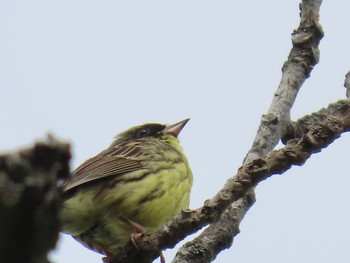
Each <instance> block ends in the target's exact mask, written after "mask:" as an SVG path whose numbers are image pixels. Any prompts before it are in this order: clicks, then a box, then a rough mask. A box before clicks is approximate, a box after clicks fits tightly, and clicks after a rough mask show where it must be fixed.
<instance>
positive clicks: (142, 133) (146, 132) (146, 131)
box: [136, 128, 150, 138]
mask: <svg viewBox="0 0 350 263" xmlns="http://www.w3.org/2000/svg"><path fill="white" fill-rule="evenodd" d="M149 133H150V129H148V128H143V129H140V130H138V131H137V134H136V136H137V138H142V137H146V136H147V135H149Z"/></svg>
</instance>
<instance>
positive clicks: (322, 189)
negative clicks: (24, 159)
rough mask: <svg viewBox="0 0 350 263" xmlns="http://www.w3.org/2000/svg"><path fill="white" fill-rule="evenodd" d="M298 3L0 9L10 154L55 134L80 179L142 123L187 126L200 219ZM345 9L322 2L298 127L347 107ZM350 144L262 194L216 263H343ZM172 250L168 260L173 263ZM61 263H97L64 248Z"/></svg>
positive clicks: (73, 247)
mask: <svg viewBox="0 0 350 263" xmlns="http://www.w3.org/2000/svg"><path fill="white" fill-rule="evenodd" d="M298 4H299V1H295V0H293V1H280V0H270V1H228V0H225V1H224V0H223V1H208V0H201V1H198V0H197V1H188V0H187V1H183V0H179V1H160V0H157V1H155V0H154V1H152V0H149V1H90V0H84V1H83V0H73V1H72V0H70V1H67V0H60V1H57V0H56V1H54V0H46V1H44V0H43V1H37V0H34V1H23V0H18V1H2V2H1V3H0V34H1V41H0V72H1V73H0V88H1V97H0V101H1V103H0V115H1V119H2V126H1V129H0V136H1V138H2V140H1V141H2V142H1V145H0V151H1V152H7V151H11V150H14V149H18V148H20V147H22V146H25V145H30V144H31V143H33V141H35V140H36V139H40V138H43V137H45V134H46V133H47V132H52V133H53V134H55V135H56V136H58V137H59V138H61V139H64V140H68V141H70V142H71V143H72V149H73V154H74V155H73V159H72V168H74V167H76V166H77V165H78V164H79V163H81V162H83V161H84V160H85V159H87V158H89V157H91V156H93V155H95V154H97V153H98V152H99V151H100V150H102V149H104V148H105V147H107V146H108V145H109V143H110V142H111V140H112V138H113V136H114V135H115V134H117V133H119V132H120V131H123V130H125V129H126V128H129V127H130V126H133V125H137V124H142V123H145V122H161V123H173V122H176V121H180V120H182V119H185V118H188V117H189V118H191V121H190V122H189V123H188V125H187V126H186V127H185V129H184V130H183V132H182V133H181V136H180V139H181V142H182V145H183V147H184V148H185V151H186V153H187V156H188V158H189V160H190V163H191V166H192V169H193V172H194V177H195V182H194V187H193V191H192V200H191V207H192V208H196V207H198V206H200V205H201V204H202V203H203V201H204V200H205V199H207V198H210V197H211V196H213V195H214V194H215V193H216V192H217V191H218V190H219V189H220V187H222V186H223V184H224V183H225V181H226V179H227V178H228V177H229V176H232V175H234V173H235V171H236V169H237V168H238V167H239V165H240V164H241V162H242V160H243V158H244V156H245V154H246V152H247V151H248V149H249V148H250V146H251V143H252V139H253V138H254V136H255V133H256V130H257V126H258V124H259V121H260V116H261V115H262V114H263V113H264V112H266V110H267V109H268V107H269V105H270V101H271V99H272V97H273V93H274V91H275V90H276V89H277V86H278V83H279V79H280V76H281V67H282V64H283V62H284V61H285V59H286V57H287V55H288V52H289V50H290V48H291V41H290V34H291V32H292V30H293V29H295V28H296V27H297V26H298V23H299V11H298ZM349 10H350V2H349V1H346V0H339V1H325V2H324V4H323V6H322V9H321V24H322V25H323V27H324V30H325V33H326V36H325V38H324V39H323V40H322V42H321V46H320V49H321V62H320V64H319V65H317V66H316V68H315V70H314V71H313V73H312V75H311V78H310V79H308V80H307V81H306V83H305V85H304V87H303V88H302V90H301V91H300V95H299V97H298V99H297V101H296V104H295V107H294V109H293V116H292V117H293V118H294V119H296V118H298V117H301V116H303V115H305V114H308V113H311V112H312V111H316V110H319V109H320V108H321V107H324V106H326V105H327V104H328V103H330V102H333V101H336V100H338V99H340V98H344V97H345V89H344V88H342V86H343V81H344V75H345V73H346V72H347V71H348V70H350V56H349V52H348V47H349V43H350V35H349V28H350V22H349V15H348V12H349ZM349 146H350V136H349V135H348V134H346V135H344V136H343V137H342V138H340V139H339V140H338V141H336V142H335V143H334V144H332V145H331V146H330V147H329V148H328V149H325V150H324V151H323V152H322V153H319V154H317V155H315V156H313V157H312V158H311V159H310V160H309V161H308V162H307V163H306V164H305V165H304V166H303V167H294V168H293V169H292V170H290V171H288V172H287V173H286V174H284V175H282V176H274V177H272V178H270V179H268V180H267V181H265V182H263V183H262V184H260V185H259V186H258V187H257V202H256V204H255V205H254V206H253V208H252V209H251V210H250V211H249V213H248V214H247V216H246V218H245V220H244V221H243V223H242V225H241V233H240V234H239V235H238V236H237V238H236V240H235V242H234V244H233V247H232V248H231V249H230V250H228V251H225V252H224V253H222V254H220V255H219V256H218V258H217V260H216V262H240V263H242V262H244V263H250V262H271V263H273V262H286V263H289V262H321V263H322V262H348V261H349V260H350V250H349V244H350V227H349V223H348V222H349V221H350V213H349V212H348V200H349V197H348V194H347V193H348V189H349V185H350V178H349V170H348V162H349V157H348V155H349V154H348V153H349ZM173 254H174V251H170V252H168V251H167V252H166V253H165V256H166V258H167V261H168V262H170V260H171V256H172V255H173ZM52 258H53V259H54V262H56V263H68V262H74V263H79V262H84V263H95V262H101V261H100V259H101V256H100V255H98V254H96V253H94V252H92V251H89V250H87V249H86V248H84V247H83V246H81V245H80V244H79V243H77V242H76V241H74V240H73V239H72V238H71V237H69V236H66V235H62V238H61V240H60V243H59V246H58V249H57V250H56V251H55V252H54V253H53V254H52Z"/></svg>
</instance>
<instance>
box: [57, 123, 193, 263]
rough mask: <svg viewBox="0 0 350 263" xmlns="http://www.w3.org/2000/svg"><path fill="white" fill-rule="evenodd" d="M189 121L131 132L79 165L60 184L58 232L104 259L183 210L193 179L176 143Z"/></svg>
mask: <svg viewBox="0 0 350 263" xmlns="http://www.w3.org/2000/svg"><path fill="white" fill-rule="evenodd" d="M188 121H189V119H185V120H183V121H180V122H177V123H174V124H170V125H165V124H159V123H146V124H143V125H139V126H135V127H132V128H130V129H128V130H126V131H124V132H122V133H119V134H118V135H117V136H116V137H115V140H114V141H113V142H112V144H111V145H110V146H109V147H108V148H107V149H105V150H103V151H102V152H100V153H99V154H97V155H96V156H95V157H92V158H90V159H88V160H86V161H85V162H83V163H82V164H81V165H80V166H78V168H76V170H75V171H73V173H72V175H71V176H70V177H69V178H68V179H67V180H66V181H65V182H64V183H63V185H62V189H63V199H64V201H63V204H62V209H61V212H60V219H61V225H62V232H64V233H67V234H70V235H71V236H73V238H74V239H76V240H77V241H79V242H80V243H81V244H83V245H84V246H85V247H87V248H89V249H91V250H94V251H96V252H99V253H101V254H103V255H106V257H107V259H108V258H111V257H113V256H114V255H116V254H117V253H118V252H119V251H120V249H121V248H122V247H123V246H124V245H125V244H126V243H127V242H128V241H129V240H130V238H131V237H132V236H133V234H135V233H145V232H147V233H152V232H154V231H156V230H157V229H159V228H160V227H161V226H162V225H164V224H165V223H167V222H168V221H169V220H170V219H171V218H173V217H174V216H175V215H176V214H178V213H179V212H181V211H182V210H183V209H186V208H188V206H189V200H190V193H191V188H192V183H193V176H192V171H191V168H190V165H189V162H188V160H187V158H186V156H185V154H184V152H183V149H182V147H181V146H180V144H179V140H178V135H179V133H180V132H181V130H182V129H183V127H184V126H185V125H186V123H187V122H188Z"/></svg>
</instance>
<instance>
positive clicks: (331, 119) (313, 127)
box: [111, 100, 350, 263]
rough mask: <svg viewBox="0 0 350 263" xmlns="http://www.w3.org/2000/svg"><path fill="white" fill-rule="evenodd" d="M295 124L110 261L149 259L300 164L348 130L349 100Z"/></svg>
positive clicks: (141, 260) (349, 127)
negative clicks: (275, 145)
mask: <svg viewBox="0 0 350 263" xmlns="http://www.w3.org/2000/svg"><path fill="white" fill-rule="evenodd" d="M297 126H298V127H299V129H300V130H303V131H304V134H303V135H302V137H300V138H296V139H292V140H289V141H288V143H287V144H286V146H285V147H283V148H281V149H279V150H275V151H272V152H271V153H270V154H269V155H268V156H267V157H265V158H257V159H254V160H253V161H250V162H249V163H246V164H244V165H243V166H241V167H240V168H239V170H238V173H237V174H236V175H235V176H234V177H232V178H230V179H229V180H228V181H227V182H226V184H225V186H224V188H223V189H222V190H220V191H219V193H217V194H216V195H215V196H214V197H213V198H212V199H209V200H207V201H206V202H205V204H204V206H203V207H200V208H198V209H195V210H191V211H183V212H182V213H180V214H179V215H177V216H176V217H175V218H174V219H173V220H171V221H170V222H169V223H167V224H166V225H165V226H163V227H162V228H161V229H159V230H158V231H156V232H155V233H153V234H146V235H144V236H142V237H140V239H139V240H138V242H137V245H138V250H135V247H134V245H133V244H132V243H131V242H129V243H128V244H127V245H126V246H125V247H124V249H123V251H122V253H120V254H118V255H117V256H116V257H115V258H114V259H113V260H112V261H111V263H117V262H118V263H120V262H129V263H130V262H132V263H134V262H152V260H154V259H155V258H157V257H158V255H159V252H160V251H161V250H163V249H165V248H171V247H173V246H175V245H176V243H177V242H178V241H180V240H181V239H183V238H184V237H186V236H187V235H188V234H191V233H194V232H196V231H197V230H198V229H200V228H201V227H203V226H205V225H207V224H208V223H212V222H214V221H215V220H216V219H218V218H219V216H220V214H221V213H223V211H225V209H226V208H227V207H228V206H229V205H230V204H231V203H232V202H234V201H237V200H239V199H240V198H242V197H243V196H244V195H245V194H246V193H247V192H248V191H249V190H250V189H252V187H254V186H256V185H257V184H258V183H259V182H261V181H263V180H265V179H267V178H269V177H270V176H272V175H274V174H281V173H283V172H285V171H287V170H288V169H290V168H291V166H292V165H302V164H303V163H304V162H305V161H306V160H307V159H308V158H309V157H310V156H311V154H313V153H317V152H320V151H321V150H322V149H323V148H325V147H327V146H328V145H329V144H330V143H332V142H333V141H334V140H335V139H337V138H338V137H339V136H340V135H341V133H343V132H346V131H349V130H350V100H341V101H338V102H336V103H333V104H330V105H329V106H328V108H327V109H321V110H320V111H319V112H316V113H313V114H311V115H308V116H305V117H304V118H302V119H300V120H298V121H297ZM191 251H192V250H191ZM196 251H197V252H198V251H200V252H201V254H199V255H198V254H197V255H196V258H198V257H200V256H202V255H203V251H201V250H200V249H199V248H197V250H196ZM208 254H210V253H208ZM181 256H183V254H182V255H181ZM187 259H188V257H187ZM176 260H177V259H176ZM188 260H189V259H188ZM206 260H208V261H209V260H211V259H203V258H201V259H198V261H195V262H207V261H206ZM175 262H176V261H175ZM179 262H180V261H179ZM182 262H186V261H182Z"/></svg>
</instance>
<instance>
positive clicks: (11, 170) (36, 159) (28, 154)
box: [0, 138, 70, 263]
mask: <svg viewBox="0 0 350 263" xmlns="http://www.w3.org/2000/svg"><path fill="white" fill-rule="evenodd" d="M69 159H70V154H69V146H68V145H67V144H62V143H59V142H56V141H54V140H53V139H52V138H49V140H48V141H47V142H46V143H37V144H35V145H34V146H33V148H30V149H25V150H21V151H19V152H17V153H13V154H9V155H1V156H0V225H1V228H0V262H28V263H44V262H48V260H47V253H48V251H50V250H51V249H52V248H54V247H55V244H56V241H57V239H58V234H59V221H58V209H59V207H60V205H61V193H60V190H59V189H58V187H57V182H58V180H60V179H61V180H62V179H63V178H64V177H66V176H67V175H68V174H69V163H68V162H69Z"/></svg>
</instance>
